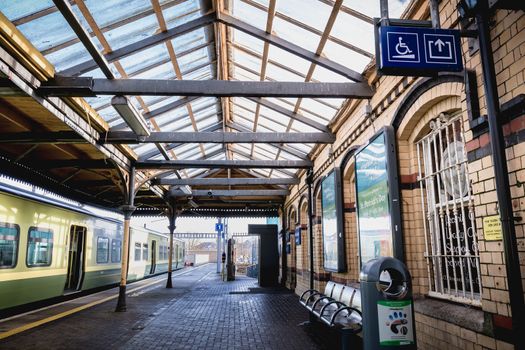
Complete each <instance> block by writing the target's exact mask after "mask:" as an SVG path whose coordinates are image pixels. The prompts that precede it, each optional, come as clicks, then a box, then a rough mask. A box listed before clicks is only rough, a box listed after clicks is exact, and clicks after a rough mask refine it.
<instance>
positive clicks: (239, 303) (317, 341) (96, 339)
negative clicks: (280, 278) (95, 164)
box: [0, 264, 339, 350]
mask: <svg viewBox="0 0 525 350" xmlns="http://www.w3.org/2000/svg"><path fill="white" fill-rule="evenodd" d="M173 282H174V288H173V289H166V288H164V287H163V285H162V284H158V285H155V286H154V287H152V288H149V289H146V290H142V291H140V292H138V293H136V295H133V294H132V295H130V296H129V297H128V311H127V312H125V313H115V312H114V311H113V310H114V307H115V303H114V302H107V303H103V304H99V305H97V306H94V307H92V308H90V309H88V310H84V311H81V312H79V313H76V314H74V315H71V316H67V317H65V318H62V319H59V320H57V321H54V322H51V323H48V324H45V325H42V326H39V327H37V328H35V329H32V330H29V331H26V332H24V333H21V334H18V335H15V336H12V337H9V338H7V339H4V340H2V341H0V348H1V349H26V348H38V349H142V350H144V349H228V350H230V349H279V350H281V349H282V350H284V349H301V350H303V349H337V348H338V347H339V346H338V344H337V338H338V336H337V333H335V332H332V331H330V330H328V329H327V328H326V327H324V326H322V325H315V326H304V325H299V324H300V323H302V322H304V321H305V320H307V319H308V314H307V312H306V311H305V310H304V309H303V308H302V307H301V306H300V305H299V302H298V298H297V296H296V295H295V294H293V293H291V292H287V291H285V290H275V289H263V288H257V284H256V280H254V279H251V278H247V277H238V278H237V280H236V281H233V282H223V281H221V280H220V278H219V276H218V275H217V274H216V273H215V266H214V265H212V264H210V265H208V266H204V267H201V268H197V269H195V270H194V271H191V272H190V273H187V274H184V275H181V276H178V277H176V278H174V280H173Z"/></svg>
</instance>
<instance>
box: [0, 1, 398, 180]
mask: <svg viewBox="0 0 525 350" xmlns="http://www.w3.org/2000/svg"><path fill="white" fill-rule="evenodd" d="M70 3H71V4H72V9H73V11H74V13H75V14H76V16H77V18H78V19H79V21H80V23H81V24H82V26H83V27H84V29H85V30H86V31H88V32H89V33H90V34H91V38H92V40H93V42H94V43H95V45H96V46H97V48H98V49H99V51H100V52H102V53H103V54H109V53H112V52H115V50H118V49H121V48H126V47H128V46H129V45H131V44H137V43H140V42H141V41H144V40H145V39H147V38H150V37H152V36H154V35H155V34H158V33H160V32H164V31H166V30H169V29H172V28H176V27H178V26H181V25H183V24H184V23H188V22H189V21H192V20H196V19H198V18H200V17H202V16H203V15H206V14H207V13H209V12H211V11H222V12H223V13H226V14H228V15H230V16H232V17H234V18H236V19H239V20H241V21H243V22H246V23H248V24H249V25H251V26H253V27H256V28H258V29H260V30H264V31H266V32H267V33H271V34H272V35H274V36H276V37H279V38H282V39H284V40H286V41H289V42H291V43H294V44H295V45H298V46H300V47H301V48H304V49H306V50H309V51H311V52H313V53H316V54H318V55H320V56H321V57H325V58H327V59H329V60H331V61H333V62H335V63H338V64H340V65H343V66H345V67H347V68H350V69H352V70H354V71H356V72H358V73H361V72H363V70H364V69H365V67H366V66H367V65H368V64H369V63H370V61H371V60H372V59H373V50H374V33H373V25H372V21H373V18H374V17H379V0H377V1H361V0H344V1H342V0H338V1H333V0H215V1H213V2H211V1H203V0H200V1H199V0H160V1H159V0H151V1H150V0H104V1H100V0H75V1H71V2H70ZM407 4H408V0H394V1H389V11H390V16H391V17H399V16H400V15H401V13H402V12H403V11H404V10H405V8H406V6H407ZM0 10H1V11H2V13H3V14H4V15H5V16H6V17H7V18H8V19H9V20H11V21H12V22H13V23H14V24H15V25H16V26H17V28H18V29H19V30H20V31H21V32H22V33H23V34H24V35H25V36H26V38H27V39H28V40H29V41H30V42H31V43H32V44H33V45H34V46H35V47H36V48H37V49H38V50H40V51H41V52H42V53H43V54H44V56H45V57H46V58H47V59H48V60H49V61H50V62H51V63H52V64H54V66H55V68H56V71H57V72H58V73H57V74H61V72H67V73H70V72H72V71H74V70H75V69H76V67H77V65H79V64H81V63H83V62H86V61H89V60H90V59H91V56H90V54H89V53H88V51H87V50H86V48H85V47H84V45H83V43H82V42H80V40H79V39H78V38H77V36H76V34H75V33H74V31H73V30H72V29H71V27H70V26H69V24H68V23H67V22H66V20H65V19H64V17H63V16H62V14H61V13H60V12H59V11H58V10H57V8H56V7H55V6H54V3H53V1H52V0H17V1H13V0H0ZM224 52H225V53H226V54H223V55H221V53H224ZM109 62H110V68H111V70H112V72H113V74H114V75H115V76H116V77H118V78H137V79H179V80H180V79H185V80H211V79H218V78H220V79H229V80H240V81H247V80H248V81H297V82H346V81H349V80H348V79H347V78H345V77H344V76H342V75H338V74H336V73H334V72H332V71H330V70H328V69H325V68H323V67H320V66H317V65H316V64H315V63H312V62H310V61H307V60H305V59H302V58H300V57H298V56H296V55H294V54H293V53H290V52H288V51H286V50H283V49H281V48H278V47H276V46H274V45H272V44H269V43H267V42H264V41H262V40H259V39H257V38H255V37H253V36H250V35H249V34H246V33H244V32H242V31H240V30H238V29H234V28H233V27H229V26H225V25H224V24H219V23H214V24H208V25H204V26H201V27H199V28H197V29H195V30H192V31H190V32H187V33H185V34H182V35H178V36H174V37H171V38H170V39H168V40H166V41H164V42H161V43H159V44H156V45H154V46H149V47H146V48H144V49H141V50H138V51H136V52H133V53H132V54H130V55H127V56H124V57H120V58H118V59H116V60H109ZM223 65H226V69H222V67H223ZM218 72H220V73H218ZM82 76H89V77H95V78H104V77H105V76H104V75H103V73H102V71H101V70H100V69H95V70H91V71H88V72H84V73H82ZM86 100H87V101H88V102H89V103H90V104H91V105H92V106H93V108H95V109H96V110H97V111H98V113H99V114H100V115H101V116H102V117H103V118H104V119H105V120H106V121H107V122H108V124H109V126H110V127H111V128H112V129H113V130H129V128H128V127H127V125H126V124H125V123H124V121H123V120H122V119H121V118H120V116H119V114H118V113H117V112H116V111H115V109H114V108H113V107H112V105H111V103H110V100H111V96H101V97H95V98H86ZM131 101H132V103H133V104H134V105H135V107H136V108H137V109H138V110H139V111H140V112H141V113H142V115H143V116H144V117H145V118H146V119H147V121H148V124H149V127H150V129H151V130H152V131H196V132H199V131H232V132H235V131H237V132H242V131H245V132H246V131H247V132H255V131H259V132H316V131H319V130H318V128H315V127H313V126H312V125H321V126H324V127H326V126H328V124H329V123H330V121H331V120H332V119H333V118H334V116H335V115H336V113H337V111H338V110H339V108H340V107H341V105H342V103H343V102H344V101H343V100H341V99H321V98H302V99H297V98H286V99H284V98H264V99H262V100H260V99H251V98H239V97H234V98H215V97H185V96H180V97H159V96H144V97H141V96H133V97H131ZM283 110H284V111H285V112H286V113H283ZM291 113H296V114H298V115H300V116H302V117H304V118H305V119H307V120H308V121H311V123H310V122H309V123H306V124H305V123H303V122H301V121H298V120H294V119H291V118H290V116H289V114H291ZM313 146H314V145H313V144H211V143H210V144H207V143H205V144H199V145H196V144H164V145H155V144H139V145H134V146H132V148H133V150H134V151H135V152H136V153H137V155H138V156H139V158H140V159H143V160H144V159H166V158H165V156H166V155H167V156H168V157H169V159H192V160H193V159H233V160H248V159H261V160H299V159H306V158H307V156H308V153H309V152H310V151H311V149H312V147H313ZM162 147H163V148H164V149H165V150H166V151H167V152H164V155H163V152H161V151H160V150H159V148H162ZM205 172H206V170H205V169H191V170H187V171H182V172H180V176H182V177H187V176H189V177H194V176H198V175H202V174H203V173H205ZM247 172H249V173H251V174H252V175H255V176H258V177H289V176H293V175H294V173H295V170H284V169H283V170H280V169H279V170H278V169H273V170H271V169H254V170H250V171H247Z"/></svg>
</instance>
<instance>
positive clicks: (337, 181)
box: [321, 168, 347, 272]
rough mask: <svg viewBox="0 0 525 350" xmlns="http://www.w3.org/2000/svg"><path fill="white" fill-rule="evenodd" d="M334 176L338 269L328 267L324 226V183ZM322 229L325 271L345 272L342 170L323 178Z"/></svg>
mask: <svg viewBox="0 0 525 350" xmlns="http://www.w3.org/2000/svg"><path fill="white" fill-rule="evenodd" d="M332 174H334V187H335V188H334V191H335V215H336V223H337V224H336V225H337V268H335V269H334V268H331V267H326V262H325V258H324V257H325V254H324V245H325V242H326V240H325V225H324V224H323V215H322V214H323V183H324V182H325V180H326V179H327V178H328V177H329V176H332ZM321 227H322V238H323V269H324V270H326V271H330V272H345V271H346V269H347V266H346V254H345V232H344V220H343V198H342V190H341V170H340V169H339V168H334V169H333V170H332V171H330V172H329V173H328V174H326V175H325V176H323V178H322V180H321Z"/></svg>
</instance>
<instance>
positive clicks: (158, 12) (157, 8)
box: [151, 0, 206, 176]
mask: <svg viewBox="0 0 525 350" xmlns="http://www.w3.org/2000/svg"><path fill="white" fill-rule="evenodd" d="M151 5H152V6H153V10H154V11H155V16H157V21H158V22H159V29H160V31H161V32H165V31H167V30H168V28H167V26H166V21H165V20H164V15H163V13H162V8H161V6H160V3H159V0H151ZM164 44H165V45H166V48H167V49H168V54H169V56H170V60H171V64H172V65H173V70H174V71H175V75H176V76H177V79H179V80H182V79H183V76H182V72H181V70H180V66H179V62H178V60H177V55H176V54H175V49H174V48H173V44H172V43H171V40H166V41H165V42H164ZM186 110H187V111H188V116H189V117H190V120H191V125H192V126H193V130H195V131H199V130H198V127H197V122H196V120H195V115H194V114H193V109H192V107H191V104H190V103H186ZM199 148H200V150H201V153H202V155H203V157H206V152H205V150H204V146H203V145H202V143H201V144H199ZM186 176H187V175H186Z"/></svg>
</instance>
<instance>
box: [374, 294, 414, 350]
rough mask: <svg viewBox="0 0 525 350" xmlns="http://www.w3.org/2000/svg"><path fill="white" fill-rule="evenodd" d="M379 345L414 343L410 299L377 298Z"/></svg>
mask: <svg viewBox="0 0 525 350" xmlns="http://www.w3.org/2000/svg"><path fill="white" fill-rule="evenodd" d="M377 320H378V324H379V345H381V346H403V345H410V344H414V320H413V319H412V300H378V302H377Z"/></svg>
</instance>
